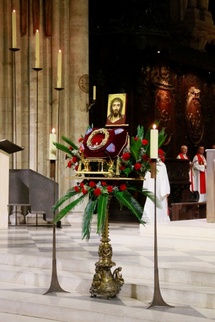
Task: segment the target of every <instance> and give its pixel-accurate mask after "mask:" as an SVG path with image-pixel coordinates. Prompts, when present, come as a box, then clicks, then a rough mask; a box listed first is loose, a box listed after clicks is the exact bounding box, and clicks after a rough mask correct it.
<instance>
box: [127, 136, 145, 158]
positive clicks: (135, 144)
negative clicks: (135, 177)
mask: <svg viewBox="0 0 215 322" xmlns="http://www.w3.org/2000/svg"><path fill="white" fill-rule="evenodd" d="M141 146H142V141H141V140H137V141H136V140H135V139H134V137H132V138H131V146H130V151H131V155H132V157H133V158H134V160H137V159H138V158H139V153H140V147H141Z"/></svg>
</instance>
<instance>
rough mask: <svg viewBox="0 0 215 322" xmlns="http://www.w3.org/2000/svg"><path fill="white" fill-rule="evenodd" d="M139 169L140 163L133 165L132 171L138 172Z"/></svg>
mask: <svg viewBox="0 0 215 322" xmlns="http://www.w3.org/2000/svg"><path fill="white" fill-rule="evenodd" d="M140 168H141V164H140V163H135V165H134V169H135V170H137V171H138V170H140Z"/></svg>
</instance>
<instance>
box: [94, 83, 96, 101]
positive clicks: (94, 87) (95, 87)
mask: <svg viewBox="0 0 215 322" xmlns="http://www.w3.org/2000/svg"><path fill="white" fill-rule="evenodd" d="M93 100H94V101H95V100H96V86H93Z"/></svg>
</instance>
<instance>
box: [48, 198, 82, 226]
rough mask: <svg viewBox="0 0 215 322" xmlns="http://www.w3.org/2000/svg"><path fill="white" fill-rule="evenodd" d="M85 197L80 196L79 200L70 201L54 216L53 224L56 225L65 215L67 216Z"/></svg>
mask: <svg viewBox="0 0 215 322" xmlns="http://www.w3.org/2000/svg"><path fill="white" fill-rule="evenodd" d="M86 196H87V195H81V196H80V197H79V198H77V199H75V200H74V201H72V202H71V203H70V204H68V205H67V206H66V207H65V208H63V209H62V210H60V211H59V213H58V214H57V215H56V216H55V218H54V220H53V222H54V223H56V222H58V221H59V220H61V219H62V218H63V217H64V216H65V215H66V214H68V213H69V212H70V211H71V210H72V209H73V208H74V207H75V206H77V205H78V204H79V203H80V202H81V201H82V200H83V199H84V198H85V197H86Z"/></svg>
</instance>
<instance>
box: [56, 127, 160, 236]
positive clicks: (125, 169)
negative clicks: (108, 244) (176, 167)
mask: <svg viewBox="0 0 215 322" xmlns="http://www.w3.org/2000/svg"><path fill="white" fill-rule="evenodd" d="M88 130H89V129H88ZM87 133H88V131H87ZM165 138H166V135H165V133H164V130H161V131H160V133H159V136H158V147H160V146H161V145H162V144H163V142H164V140H165ZM62 139H63V140H64V142H66V143H67V145H69V147H67V146H65V145H63V144H60V143H54V144H55V146H56V147H57V148H58V149H60V150H61V151H63V152H65V153H66V159H68V161H67V167H68V168H72V169H74V170H76V171H77V170H78V169H79V168H80V164H81V162H82V161H81V160H82V158H83V146H82V142H83V141H84V138H83V137H81V138H80V139H79V143H81V146H80V147H77V146H76V145H75V144H74V143H73V142H72V141H71V140H69V139H68V138H66V137H64V136H62ZM94 140H95V138H94ZM96 140H97V139H96ZM101 140H102V138H99V141H95V142H93V144H97V143H98V144H100V145H101ZM149 145H150V137H149V131H147V132H146V135H145V137H144V128H143V127H142V126H138V128H137V134H136V136H135V137H132V138H131V142H130V145H129V144H127V146H125V147H124V149H123V150H122V151H121V155H119V156H117V158H116V159H117V163H115V165H114V167H115V168H116V167H118V168H119V169H118V170H119V174H118V176H116V172H114V173H113V177H111V178H110V177H109V176H107V177H105V176H104V175H101V179H99V180H98V179H93V177H92V178H89V179H87V177H86V178H85V179H84V180H80V182H77V184H76V185H75V186H73V187H72V188H71V189H69V191H68V192H67V193H66V194H65V195H64V196H63V197H61V198H60V199H59V200H58V201H57V202H56V204H55V205H54V206H53V208H52V209H53V210H54V211H55V210H57V209H58V208H59V207H61V206H62V205H63V204H64V203H65V202H66V201H69V203H68V204H67V205H66V206H65V207H64V208H63V209H61V210H60V211H59V213H58V214H57V215H56V216H55V218H54V223H56V222H58V221H59V220H61V219H62V218H63V217H64V216H65V215H66V214H68V213H69V212H70V211H71V210H72V209H73V208H74V207H75V206H76V205H78V204H79V203H80V202H82V201H83V200H84V198H86V197H88V203H87V205H86V207H85V210H84V215H83V224H82V237H83V238H86V239H89V238H90V228H91V221H92V218H93V214H94V213H95V212H96V213H97V233H98V234H100V233H101V232H102V230H103V229H104V225H105V219H106V215H107V209H108V205H109V201H110V199H111V198H112V197H115V198H116V199H117V200H118V201H119V203H120V205H121V206H125V207H127V208H128V209H129V210H130V211H131V212H132V213H133V214H134V215H135V216H136V217H137V218H138V220H139V221H140V222H141V223H143V224H144V222H143V221H142V220H141V217H142V212H143V209H142V206H141V205H140V204H139V202H138V201H137V200H136V199H135V198H134V197H133V195H132V192H134V191H137V192H139V193H142V194H143V195H145V196H146V197H148V198H150V199H151V200H152V201H154V194H153V193H152V192H150V191H148V190H146V189H144V188H142V189H140V188H138V187H137V185H136V184H135V178H136V180H138V179H140V180H143V179H144V175H145V173H146V171H147V170H148V171H150V157H149ZM115 170H116V169H115ZM102 173H103V172H102ZM132 179H134V180H132ZM71 198H72V201H70V200H71ZM156 203H157V204H158V205H159V201H158V200H156Z"/></svg>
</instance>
